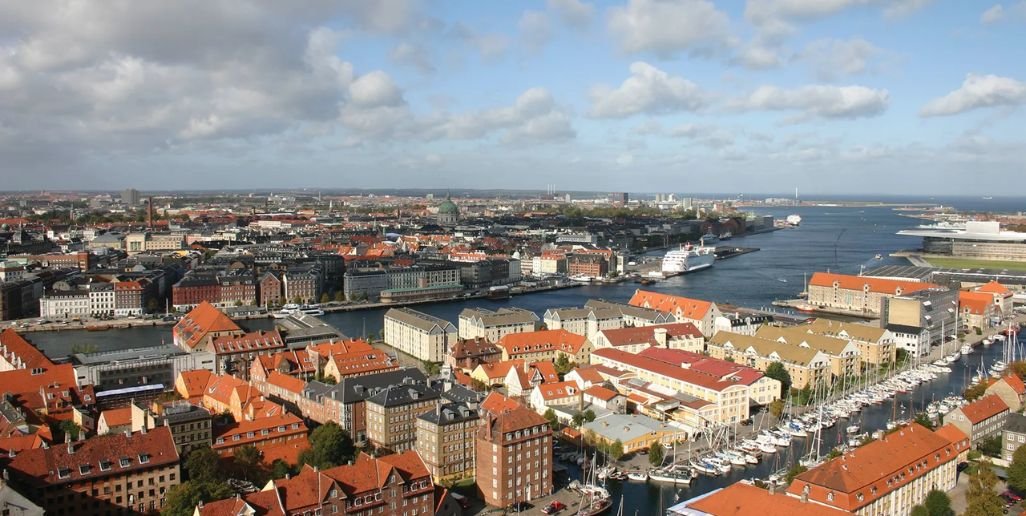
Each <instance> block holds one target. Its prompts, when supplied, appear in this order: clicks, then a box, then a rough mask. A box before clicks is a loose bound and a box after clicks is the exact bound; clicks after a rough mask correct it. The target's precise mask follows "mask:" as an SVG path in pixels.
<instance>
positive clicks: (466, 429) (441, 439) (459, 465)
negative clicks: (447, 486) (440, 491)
mask: <svg viewBox="0 0 1026 516" xmlns="http://www.w3.org/2000/svg"><path fill="white" fill-rule="evenodd" d="M480 419H481V414H480V411H479V410H478V406H477V403H476V402H472V403H466V402H458V401H452V402H447V403H438V404H437V405H435V410H432V411H428V412H424V413H423V414H420V415H419V416H417V421H416V427H417V440H416V450H417V453H419V454H420V457H421V458H422V459H423V460H424V464H425V465H426V466H427V468H428V470H430V471H431V478H432V479H433V480H434V482H435V483H436V484H442V483H444V482H453V481H459V480H463V479H466V478H473V476H474V440H475V438H476V436H477V426H478V424H479V422H480Z"/></svg>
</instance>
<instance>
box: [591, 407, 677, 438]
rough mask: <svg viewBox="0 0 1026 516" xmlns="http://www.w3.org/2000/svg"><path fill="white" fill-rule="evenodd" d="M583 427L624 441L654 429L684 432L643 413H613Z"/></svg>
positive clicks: (597, 433)
mask: <svg viewBox="0 0 1026 516" xmlns="http://www.w3.org/2000/svg"><path fill="white" fill-rule="evenodd" d="M583 428H584V429H585V430H591V431H592V432H595V434H596V435H600V436H602V437H604V438H606V439H609V440H610V441H615V440H617V439H619V440H620V442H623V443H626V442H628V441H632V440H634V439H637V438H639V437H641V436H643V435H647V434H649V433H651V432H654V431H664V432H678V433H683V432H684V431H683V430H681V429H679V428H674V427H672V426H670V425H667V424H665V423H662V422H660V421H656V420H655V419H652V418H650V417H648V416H643V415H641V414H615V413H613V414H609V415H607V416H603V417H599V418H596V419H595V420H594V421H592V422H591V423H585V424H584V427H583Z"/></svg>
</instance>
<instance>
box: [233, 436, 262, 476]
mask: <svg viewBox="0 0 1026 516" xmlns="http://www.w3.org/2000/svg"><path fill="white" fill-rule="evenodd" d="M263 456H264V454H263V452H261V451H260V450H258V449H257V448H256V446H253V445H251V444H247V445H245V446H240V447H239V449H237V450H235V453H234V454H232V458H233V459H234V462H235V468H236V471H237V474H238V476H240V477H242V478H244V479H246V480H249V481H250V482H257V483H259V481H260V480H261V478H260V477H262V476H263V475H262V472H261V467H260V460H261V459H262V458H263Z"/></svg>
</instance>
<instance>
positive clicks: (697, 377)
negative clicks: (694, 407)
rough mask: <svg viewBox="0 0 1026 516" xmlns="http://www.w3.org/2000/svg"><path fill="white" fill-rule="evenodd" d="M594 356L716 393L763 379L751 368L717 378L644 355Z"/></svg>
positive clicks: (608, 352)
mask: <svg viewBox="0 0 1026 516" xmlns="http://www.w3.org/2000/svg"><path fill="white" fill-rule="evenodd" d="M592 356H593V357H595V356H597V357H602V358H605V359H608V360H612V361H614V362H617V363H620V364H625V365H628V366H631V367H636V368H639V369H644V370H646V371H649V372H652V373H654V374H658V375H662V376H665V377H668V378H673V379H675V380H680V381H682V382H685V383H690V384H693V385H698V386H701V387H705V388H707V389H711V390H714V391H723V390H726V389H727V388H729V387H733V386H735V385H751V384H752V383H754V382H756V381H758V380H759V379H760V378H762V377H763V375H762V373H760V372H758V371H755V370H754V369H751V368H745V369H742V370H739V371H737V372H735V373H728V375H727V377H723V376H717V375H714V374H709V373H705V372H701V371H696V370H692V369H682V368H681V367H680V366H679V365H673V364H668V363H666V362H663V361H660V360H656V359H654V358H649V357H646V356H642V355H633V354H631V353H626V352H624V351H620V350H618V349H613V348H603V349H597V350H595V351H594V352H592ZM738 367H744V366H738ZM749 369H750V370H749ZM735 379H736V381H735Z"/></svg>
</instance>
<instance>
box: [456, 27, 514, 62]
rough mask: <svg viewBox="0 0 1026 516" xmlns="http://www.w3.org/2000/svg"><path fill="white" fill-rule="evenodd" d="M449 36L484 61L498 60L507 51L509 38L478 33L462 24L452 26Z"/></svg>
mask: <svg viewBox="0 0 1026 516" xmlns="http://www.w3.org/2000/svg"><path fill="white" fill-rule="evenodd" d="M450 34H451V35H452V36H454V37H455V38H456V39H458V40H461V41H463V42H464V43H467V44H468V45H470V46H471V47H473V48H474V50H476V51H477V53H478V54H479V55H480V56H481V59H483V60H485V61H495V60H497V59H500V58H502V57H503V56H504V55H506V51H507V50H508V49H509V38H507V37H506V36H504V35H502V34H483V33H479V32H477V31H475V30H474V29H472V28H470V27H469V26H467V25H465V24H463V23H457V24H455V25H453V27H452V29H451V31H450Z"/></svg>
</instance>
